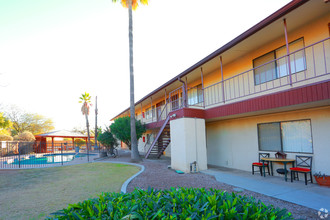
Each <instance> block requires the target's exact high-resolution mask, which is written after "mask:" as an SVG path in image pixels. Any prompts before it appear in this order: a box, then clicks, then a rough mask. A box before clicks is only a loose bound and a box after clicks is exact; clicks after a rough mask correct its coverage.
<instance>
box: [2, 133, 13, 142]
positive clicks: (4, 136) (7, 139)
mask: <svg viewBox="0 0 330 220" xmlns="http://www.w3.org/2000/svg"><path fill="white" fill-rule="evenodd" d="M12 140H13V137H11V136H9V135H6V134H0V141H12Z"/></svg>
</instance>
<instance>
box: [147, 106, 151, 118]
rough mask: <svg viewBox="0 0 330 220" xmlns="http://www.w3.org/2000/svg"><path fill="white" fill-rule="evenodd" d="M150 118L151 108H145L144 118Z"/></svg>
mask: <svg viewBox="0 0 330 220" xmlns="http://www.w3.org/2000/svg"><path fill="white" fill-rule="evenodd" d="M151 118H152V112H151V108H147V109H146V119H151Z"/></svg>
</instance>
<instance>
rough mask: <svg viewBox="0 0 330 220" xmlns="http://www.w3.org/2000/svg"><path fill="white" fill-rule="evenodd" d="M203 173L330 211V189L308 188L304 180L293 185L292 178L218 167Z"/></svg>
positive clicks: (222, 180)
mask: <svg viewBox="0 0 330 220" xmlns="http://www.w3.org/2000/svg"><path fill="white" fill-rule="evenodd" d="M202 172H203V173H205V174H209V175H213V176H214V177H215V178H216V180H217V181H219V182H223V183H226V184H229V185H233V186H236V187H239V188H242V189H246V190H250V191H253V192H257V193H261V194H264V195H267V196H271V197H275V198H277V199H282V200H285V201H288V202H291V203H295V204H298V205H302V206H306V207H309V208H312V209H315V210H319V209H321V208H325V209H327V210H329V211H330V188H328V187H323V186H319V185H317V184H316V183H314V184H311V183H308V185H307V186H306V185H305V181H304V179H300V181H294V182H293V183H291V180H290V178H289V179H288V182H285V180H284V177H278V176H268V175H266V177H263V176H260V174H259V173H257V174H255V175H252V174H251V172H246V171H241V170H235V169H228V168H218V167H217V168H209V169H208V170H206V171H202Z"/></svg>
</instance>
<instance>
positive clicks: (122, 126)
mask: <svg viewBox="0 0 330 220" xmlns="http://www.w3.org/2000/svg"><path fill="white" fill-rule="evenodd" d="M130 123H131V119H130V117H128V116H125V117H121V118H118V119H116V120H115V122H114V123H113V124H111V125H110V131H111V132H112V133H113V134H114V135H115V136H116V138H118V139H119V140H121V141H122V142H124V143H125V144H126V145H127V146H128V148H129V149H130V150H131V145H132V143H131V125H130ZM135 127H136V137H137V139H138V140H139V139H140V138H141V137H142V134H143V133H145V132H146V127H145V125H144V124H142V123H141V121H140V120H136V121H135Z"/></svg>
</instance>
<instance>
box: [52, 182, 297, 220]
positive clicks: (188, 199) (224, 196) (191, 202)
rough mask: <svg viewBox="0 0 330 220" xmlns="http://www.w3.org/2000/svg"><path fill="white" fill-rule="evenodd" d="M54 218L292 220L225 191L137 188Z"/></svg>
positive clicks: (284, 213)
mask: <svg viewBox="0 0 330 220" xmlns="http://www.w3.org/2000/svg"><path fill="white" fill-rule="evenodd" d="M50 219H292V217H291V213H288V212H287V210H285V209H278V208H274V207H273V206H266V205H265V204H263V203H262V202H260V201H255V199H253V198H248V197H246V196H241V195H236V194H235V193H227V192H224V191H220V190H216V189H209V190H206V189H204V188H202V189H194V188H178V189H177V188H171V189H170V190H163V191H162V190H155V189H151V188H150V189H148V190H146V191H144V190H140V189H135V190H134V191H133V192H131V193H127V194H121V193H105V194H102V195H101V196H99V198H95V199H89V200H86V201H83V202H79V203H77V204H70V205H69V206H68V208H67V209H64V210H61V211H59V212H57V213H54V217H52V218H50Z"/></svg>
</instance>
